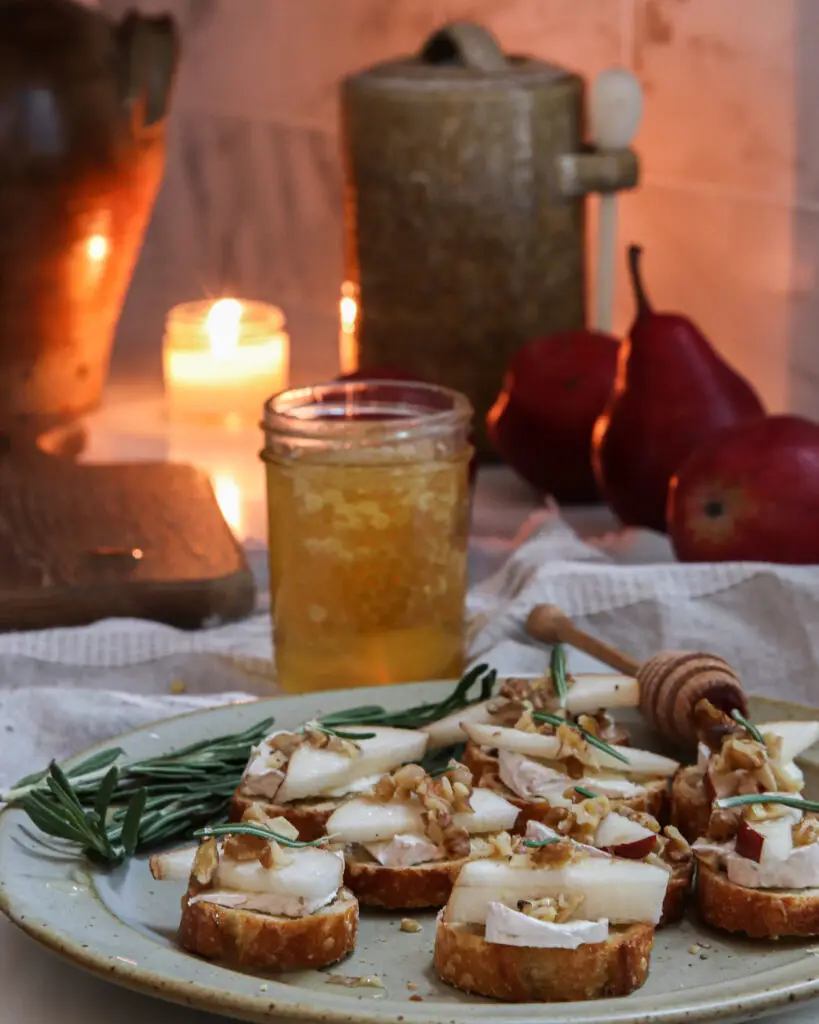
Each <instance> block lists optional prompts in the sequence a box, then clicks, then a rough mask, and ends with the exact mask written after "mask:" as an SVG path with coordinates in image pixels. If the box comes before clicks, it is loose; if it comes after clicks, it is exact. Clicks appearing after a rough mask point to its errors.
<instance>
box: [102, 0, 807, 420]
mask: <svg viewBox="0 0 819 1024" xmlns="http://www.w3.org/2000/svg"><path fill="white" fill-rule="evenodd" d="M99 2H100V5H101V6H102V7H103V8H104V9H106V10H107V11H108V12H109V13H111V14H113V15H115V16H119V15H121V14H122V13H123V12H124V11H125V10H127V9H129V8H131V7H133V6H134V0H99ZM137 5H138V6H139V7H141V8H142V9H144V10H146V11H160V10H170V11H171V12H172V13H173V14H174V15H175V16H176V17H177V18H178V19H179V22H180V24H181V26H182V32H183V39H184V57H183V62H182V68H181V72H180V77H179V87H178V92H177V96H176V100H175V106H174V111H173V116H172V123H171V125H170V138H169V154H168V170H167V176H166V180H165V184H164V187H163V190H162V192H161V195H160V197H159V200H158V203H157V207H156V211H155V215H154V217H153V220H152V223H151V226H150V229H149V232H148V236H147V239H146V243H145V248H144V252H143V254H142V257H141V260H140V263H139V266H138V268H137V271H136V274H135V278H134V282H133V285H132V288H131V291H130V294H129V297H128V302H127V305H126V308H125V311H124V314H123V318H122V323H121V327H120V334H119V338H118V344H117V351H116V356H115V362H116V366H117V367H118V368H119V369H120V370H123V369H128V370H130V371H133V370H135V369H136V368H139V369H141V370H144V371H145V372H151V373H155V372H157V367H158V365H159V344H160V336H161V329H162V321H163V318H164V314H165V311H166V310H167V308H168V307H169V306H170V305H172V304H173V303H174V302H177V301H181V300H184V299H188V298H193V297H197V296H200V295H203V294H216V293H218V292H221V291H224V290H232V291H235V292H236V293H241V294H242V295H243V296H247V297H251V298H263V299H267V300H270V301H275V302H278V303H280V304H281V305H282V306H283V307H284V309H285V311H286V313H287V315H288V318H289V320H290V325H291V335H292V337H293V371H294V377H295V378H296V379H297V380H305V379H308V378H311V377H312V378H315V377H317V376H324V375H327V374H330V373H333V372H334V371H335V368H336V362H337V302H338V291H339V285H340V281H341V275H342V269H341V235H342V230H341V210H340V188H341V174H340V167H339V141H338V136H337V119H336V89H337V83H338V80H339V78H340V77H341V76H342V75H344V74H346V73H349V72H350V71H353V70H356V69H358V68H361V67H364V66H366V65H368V64H371V63H373V62H375V61H377V60H380V59H384V58H388V57H391V56H394V55H397V54H400V53H404V52H408V51H411V50H413V49H415V48H416V47H417V46H418V45H419V43H420V42H421V41H422V40H423V38H424V37H425V36H426V35H427V34H428V33H429V32H430V30H431V29H432V28H433V27H434V26H435V25H436V24H438V23H440V22H441V21H443V20H445V19H448V18H473V19H476V20H481V21H483V22H484V23H486V24H488V25H489V26H490V27H491V28H492V29H493V30H494V31H495V32H496V33H497V35H498V36H499V38H500V39H501V41H502V42H503V44H504V45H505V46H506V47H507V48H508V49H510V50H513V51H518V52H529V53H533V54H535V55H537V56H540V57H544V58H548V59H551V60H555V61H558V62H560V63H564V64H566V65H568V66H571V67H573V68H575V69H577V70H579V71H581V72H582V73H584V74H586V75H587V76H593V75H595V74H596V73H598V72H599V71H600V70H602V69H603V68H604V67H607V66H610V65H612V64H622V65H625V66H628V67H630V68H632V69H633V70H634V71H635V72H636V73H637V74H638V76H639V77H640V79H641V81H642V83H643V86H644V88H645V92H646V115H645V120H644V124H643V126H642V128H641V132H640V135H639V136H638V140H637V145H638V148H639V151H640V153H641V156H642V160H643V171H644V175H643V182H644V183H643V186H642V188H641V189H640V190H639V191H638V192H636V193H633V194H630V195H629V196H627V197H625V198H624V201H623V202H622V204H621V217H620V237H621V241H622V242H623V244H624V245H625V244H626V243H627V242H628V241H632V240H634V241H639V242H641V243H643V244H644V245H645V246H646V250H647V251H646V259H645V263H646V268H645V269H646V276H647V279H648V284H649V287H650V289H651V292H652V295H653V297H654V299H655V302H656V303H657V304H658V305H662V306H665V307H674V308H676V309H679V310H681V311H684V312H687V313H689V314H690V315H691V316H693V317H694V318H695V319H696V320H697V321H698V322H699V324H700V326H701V327H702V329H703V330H704V331H705V332H706V333H707V334H708V335H709V336H710V337H711V338H712V339H713V340H714V342H715V343H716V344H717V345H718V346H719V348H720V349H721V350H722V351H723V353H724V354H725V355H726V356H727V357H728V358H729V359H731V360H732V361H733V362H734V363H735V364H736V365H737V366H738V367H739V368H740V369H741V370H742V371H743V372H745V373H746V374H748V375H749V376H750V377H751V378H752V379H753V381H754V383H755V384H756V385H757V387H758V388H759V389H760V391H761V392H762V393H763V395H764V397H765V399H766V401H767V402H768V403H769V405H770V406H771V407H772V408H773V409H777V410H778V409H784V408H792V409H795V410H797V411H799V412H802V413H807V414H812V413H813V412H814V410H816V409H817V407H818V406H819V401H817V399H819V343H817V341H816V340H815V337H816V335H817V330H816V326H815V325H816V322H817V316H819V140H817V129H816V127H815V126H816V124H817V123H819V119H818V118H817V114H819V109H817V108H818V107H819V64H817V62H816V61H815V59H814V43H815V40H816V39H817V38H819V3H817V2H816V0H719V2H714V0H141V2H138V4H137ZM591 205H592V209H591V214H592V217H591V231H590V234H591V236H592V238H593V225H594V212H595V211H594V208H593V204H591ZM591 265H593V261H590V266H591ZM630 317H631V301H630V297H629V295H628V294H627V289H626V287H625V280H624V279H623V277H621V279H620V281H619V282H618V292H617V328H618V330H620V331H625V330H626V329H627V326H628V323H629V320H630Z"/></svg>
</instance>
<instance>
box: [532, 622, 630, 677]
mask: <svg viewBox="0 0 819 1024" xmlns="http://www.w3.org/2000/svg"><path fill="white" fill-rule="evenodd" d="M526 632H527V633H528V634H529V636H531V637H532V638H533V639H534V640H540V641H541V643H544V644H570V645H571V646H572V647H576V648H577V649H578V650H579V651H583V653H584V654H589V655H591V657H592V658H597V660H598V661H602V662H603V663H604V664H605V665H608V666H610V667H611V668H613V669H616V670H617V671H618V672H623V673H624V674H625V675H627V676H636V675H637V673H638V671H639V670H640V662H639V661H637V660H636V659H635V658H632V657H630V656H629V655H628V654H624V653H623V652H622V651H618V650H617V648H616V647H611V646H610V645H609V644H606V643H603V641H602V640H598V639H597V637H594V636H591V635H590V634H589V633H584V632H583V630H582V629H578V628H577V626H575V624H574V623H573V622H572V620H571V619H570V618H569V616H568V615H566V613H565V612H563V611H562V610H561V609H560V608H558V607H557V605H555V604H539V605H536V607H534V608H533V609H532V610H531V612H529V618H528V619H527V620H526Z"/></svg>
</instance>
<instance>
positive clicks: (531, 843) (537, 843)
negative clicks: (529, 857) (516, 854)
mask: <svg viewBox="0 0 819 1024" xmlns="http://www.w3.org/2000/svg"><path fill="white" fill-rule="evenodd" d="M559 842H560V836H546V838H545V839H524V840H523V845H524V846H528V847H529V849H530V850H537V849H539V848H540V847H541V846H551V845H552V843H559Z"/></svg>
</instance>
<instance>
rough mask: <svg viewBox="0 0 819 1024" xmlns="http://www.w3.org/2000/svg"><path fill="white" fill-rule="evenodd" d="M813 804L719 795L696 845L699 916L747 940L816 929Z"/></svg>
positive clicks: (817, 829)
mask: <svg viewBox="0 0 819 1024" xmlns="http://www.w3.org/2000/svg"><path fill="white" fill-rule="evenodd" d="M817 810H819V804H816V803H811V802H809V801H805V800H802V799H801V798H800V797H798V796H792V795H787V794H783V793H761V794H746V795H744V796H743V795H741V796H735V797H726V798H723V799H721V800H718V801H716V803H715V807H714V811H713V813H712V815H711V821H710V824H709V829H708V833H707V835H705V836H704V837H702V838H700V839H698V840H697V841H696V842H695V843H694V846H693V849H694V853H695V855H696V857H697V860H698V867H697V911H698V913H699V915H700V917H701V918H702V920H703V921H704V922H705V923H706V924H708V925H710V926H711V927H713V928H720V929H722V930H723V931H727V932H744V933H745V934H746V935H749V936H750V937H751V938H764V939H778V938H782V937H785V936H793V937H807V936H813V935H819V816H817V814H816V813H815V812H816V811H817Z"/></svg>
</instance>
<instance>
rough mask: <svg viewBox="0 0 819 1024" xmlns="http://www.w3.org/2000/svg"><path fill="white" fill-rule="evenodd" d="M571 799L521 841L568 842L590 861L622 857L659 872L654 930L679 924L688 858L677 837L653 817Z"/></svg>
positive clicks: (690, 866)
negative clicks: (661, 891)
mask: <svg viewBox="0 0 819 1024" xmlns="http://www.w3.org/2000/svg"><path fill="white" fill-rule="evenodd" d="M567 795H568V794H567ZM573 799H574V803H573V804H572V805H571V806H569V807H553V808H552V809H551V810H550V811H549V813H548V814H547V815H546V818H545V820H544V821H543V822H540V821H530V822H528V824H527V826H526V838H527V839H547V838H550V837H553V838H558V839H571V840H572V841H573V842H577V843H579V844H580V845H581V846H582V847H583V849H585V850H587V852H589V853H590V854H593V855H595V856H603V857H623V858H625V859H626V860H639V861H642V862H643V863H644V864H653V865H655V866H656V867H661V868H663V869H664V870H665V871H667V872H668V875H669V878H668V888H667V889H666V891H665V900H664V902H663V913H662V917H661V918H660V921H659V923H658V925H657V927H658V928H663V927H665V926H666V925H668V924H674V923H675V922H677V921H679V920H680V919H681V918H682V916H683V913H684V911H685V903H686V897H687V895H688V893H689V891H690V889H691V880H692V876H693V874H694V853H693V851H692V849H691V847H690V845H689V844H688V843H687V842H686V840H685V839H684V838H683V836H682V835H681V834H680V833H679V831H678V830H677V829H676V828H674V826H673V825H667V826H666V827H665V828H661V827H660V823H659V822H658V821H657V819H656V818H655V817H653V816H652V815H650V814H646V813H644V812H643V811H633V810H631V808H628V807H621V808H620V810H619V811H615V810H613V809H612V807H611V802H610V801H609V800H608V799H607V798H606V797H593V798H592V797H588V796H584V795H583V794H579V793H577V791H576V790H575V791H574V793H573Z"/></svg>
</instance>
